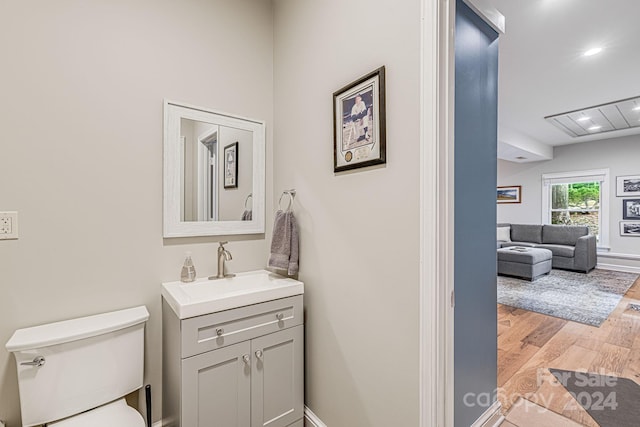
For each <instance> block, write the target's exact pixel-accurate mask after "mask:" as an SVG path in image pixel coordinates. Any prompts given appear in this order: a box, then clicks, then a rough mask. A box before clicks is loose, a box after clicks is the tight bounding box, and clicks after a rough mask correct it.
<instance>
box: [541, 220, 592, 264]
mask: <svg viewBox="0 0 640 427" xmlns="http://www.w3.org/2000/svg"><path fill="white" fill-rule="evenodd" d="M588 234H589V227H586V226H582V225H545V226H544V227H543V228H542V243H551V244H554V245H571V246H575V245H576V242H577V241H578V239H579V238H580V237H582V236H586V235H588ZM554 255H555V254H554ZM561 256H568V255H561ZM572 256H573V255H572Z"/></svg>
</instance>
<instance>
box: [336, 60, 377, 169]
mask: <svg viewBox="0 0 640 427" xmlns="http://www.w3.org/2000/svg"><path fill="white" fill-rule="evenodd" d="M384 73H385V71H384V67H380V68H378V69H377V70H375V71H373V72H372V73H369V74H367V75H366V76H364V77H362V78H360V79H358V80H356V81H355V82H353V83H350V84H349V85H347V86H345V87H343V88H342V89H340V90H338V91H336V92H335V93H334V94H333V128H334V129H333V136H334V138H333V153H334V156H333V171H334V172H342V171H346V170H350V169H356V168H362V167H366V166H373V165H379V164H384V163H386V161H387V153H386V149H387V145H386V144H387V141H386V116H385V81H384Z"/></svg>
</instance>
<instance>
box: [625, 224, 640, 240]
mask: <svg viewBox="0 0 640 427" xmlns="http://www.w3.org/2000/svg"><path fill="white" fill-rule="evenodd" d="M620 235H621V236H631V237H640V221H636V222H624V221H620Z"/></svg>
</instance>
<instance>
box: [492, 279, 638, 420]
mask: <svg viewBox="0 0 640 427" xmlns="http://www.w3.org/2000/svg"><path fill="white" fill-rule="evenodd" d="M630 303H634V304H640V278H639V279H638V280H636V282H635V283H634V284H633V286H632V287H631V288H630V289H629V291H627V293H626V295H625V296H624V297H623V298H622V300H621V301H620V303H619V304H618V306H617V307H616V308H615V310H614V311H613V312H612V313H611V315H610V316H609V318H608V319H607V320H606V321H605V322H604V323H603V324H602V325H601V326H600V327H599V328H597V327H594V326H589V325H585V324H582V323H576V322H571V321H568V320H563V319H558V318H555V317H550V316H546V315H544V314H539V313H534V312H531V311H527V310H522V309H517V308H513V307H509V306H505V305H500V304H498V390H499V392H498V399H499V400H500V402H501V403H502V407H503V411H504V412H505V413H507V411H509V410H510V409H511V407H512V406H514V403H515V402H517V401H518V399H520V398H523V399H526V400H527V401H529V402H533V403H535V404H537V405H539V406H540V407H542V408H546V409H549V410H551V411H553V412H555V413H556V414H559V415H562V416H564V417H566V418H569V419H570V420H573V421H575V422H577V423H578V424H580V425H583V426H588V427H598V424H596V422H595V421H594V420H593V418H591V417H590V416H589V414H588V413H587V411H585V410H584V409H583V408H582V407H581V406H580V405H578V404H577V403H576V402H575V400H574V399H573V398H572V397H571V395H570V394H569V393H568V392H567V391H566V390H565V389H564V387H562V386H561V385H560V384H559V383H558V381H557V380H556V378H555V377H553V375H551V374H550V373H549V370H548V369H549V368H557V369H566V370H572V371H588V372H595V373H600V374H608V375H615V376H618V377H624V378H630V379H632V380H634V381H636V382H637V383H640V311H638V310H636V309H633V308H632V307H630V306H629V304H630ZM520 402H522V401H520ZM516 406H518V405H516ZM514 411H515V408H514ZM514 413H515V412H514ZM534 418H535V417H534ZM521 419H522V420H526V419H527V417H521ZM507 420H509V418H508V417H507ZM523 422H524V424H523ZM510 423H512V424H514V425H517V427H529V426H532V427H534V426H535V427H540V424H535V421H533V419H531V423H530V424H528V425H527V424H526V421H520V423H515V422H514V421H513V420H510ZM507 425H508V424H507Z"/></svg>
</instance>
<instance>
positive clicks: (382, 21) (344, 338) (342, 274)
mask: <svg viewBox="0 0 640 427" xmlns="http://www.w3.org/2000/svg"><path fill="white" fill-rule="evenodd" d="M275 46H276V49H275V88H276V92H275V101H276V102H275V111H276V118H275V130H274V140H275V141H276V143H275V146H274V150H275V153H274V171H275V172H274V174H275V175H274V179H275V180H274V197H275V198H274V200H276V201H277V197H278V196H279V193H280V192H281V191H282V190H284V189H287V188H296V189H297V191H298V195H297V197H296V203H295V207H294V211H295V213H296V216H297V219H298V221H299V224H300V241H301V248H300V254H301V264H300V279H301V280H303V281H304V282H305V309H306V322H307V323H306V363H307V365H306V396H305V400H306V402H307V405H308V406H309V407H310V408H311V410H312V411H314V413H315V414H317V415H318V416H319V417H320V418H321V419H322V421H324V423H326V424H327V425H328V426H332V427H340V426H349V427H389V426H403V427H404V426H407V427H410V426H417V425H418V417H419V286H418V285H419V266H420V264H419V258H420V246H419V230H420V222H419V212H420V210H419V209H420V205H419V179H420V170H419V153H420V151H419V148H420V146H419V141H420V115H419V112H420V1H418V0H410V1H405V2H403V3H402V7H399V6H398V4H397V3H394V2H390V1H387V0H352V1H347V2H345V1H343V0H327V1H322V2H318V1H313V0H276V1H275ZM381 65H386V71H387V141H388V146H387V159H388V162H387V164H386V166H382V167H375V168H370V169H360V170H356V171H354V172H351V173H342V174H337V175H336V174H334V173H333V134H332V129H333V118H332V96H331V95H332V93H333V92H334V91H336V90H338V89H339V88H341V87H343V86H344V85H346V84H348V83H350V82H352V81H354V80H356V79H357V78H359V77H361V76H363V75H365V74H367V73H368V72H370V71H373V70H375V69H376V68H378V67H380V66H381Z"/></svg>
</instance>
